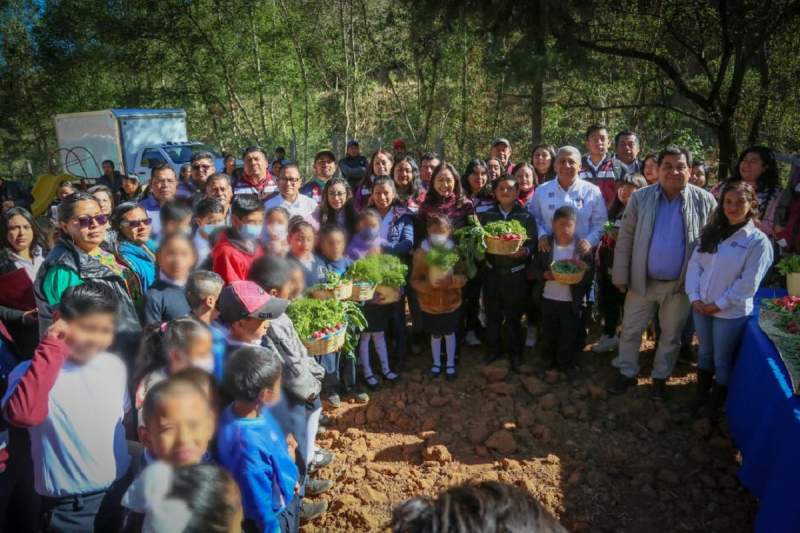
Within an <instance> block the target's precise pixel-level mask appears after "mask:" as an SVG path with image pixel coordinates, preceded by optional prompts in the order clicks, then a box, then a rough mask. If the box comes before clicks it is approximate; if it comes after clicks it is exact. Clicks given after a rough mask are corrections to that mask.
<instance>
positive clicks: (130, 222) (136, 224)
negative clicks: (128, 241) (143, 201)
mask: <svg viewBox="0 0 800 533" xmlns="http://www.w3.org/2000/svg"><path fill="white" fill-rule="evenodd" d="M152 223H153V219H152V218H150V217H147V218H143V219H141V220H126V221H125V222H123V224H125V225H126V226H128V227H129V228H131V229H136V228H138V227H139V226H149V225H150V224H152Z"/></svg>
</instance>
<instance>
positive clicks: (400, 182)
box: [391, 155, 425, 212]
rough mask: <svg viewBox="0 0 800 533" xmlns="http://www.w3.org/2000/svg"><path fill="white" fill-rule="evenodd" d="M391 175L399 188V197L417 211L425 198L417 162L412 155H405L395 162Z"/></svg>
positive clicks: (405, 204) (412, 210)
mask: <svg viewBox="0 0 800 533" xmlns="http://www.w3.org/2000/svg"><path fill="white" fill-rule="evenodd" d="M391 176H392V179H393V180H394V185H395V188H396V189H397V199H398V200H400V202H401V203H402V204H403V205H404V206H405V207H406V208H407V209H408V210H410V211H411V212H416V211H417V210H418V209H419V205H420V204H421V203H422V202H423V201H424V200H425V190H424V189H422V181H421V180H420V178H419V167H418V166H417V162H416V161H414V158H413V157H411V156H410V155H404V156H403V157H401V158H400V159H398V160H397V161H395V162H394V166H393V167H392V174H391Z"/></svg>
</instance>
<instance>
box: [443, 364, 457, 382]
mask: <svg viewBox="0 0 800 533" xmlns="http://www.w3.org/2000/svg"><path fill="white" fill-rule="evenodd" d="M457 377H458V370H456V367H454V366H448V367H447V371H446V372H445V374H444V379H446V380H447V381H455V380H456V378H457Z"/></svg>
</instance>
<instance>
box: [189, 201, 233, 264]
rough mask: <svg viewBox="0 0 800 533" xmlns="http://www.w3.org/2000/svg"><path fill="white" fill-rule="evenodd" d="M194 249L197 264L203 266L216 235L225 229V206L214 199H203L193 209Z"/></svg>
mask: <svg viewBox="0 0 800 533" xmlns="http://www.w3.org/2000/svg"><path fill="white" fill-rule="evenodd" d="M194 225H195V227H196V228H197V230H196V231H195V232H194V238H193V241H194V247H195V249H196V250H197V264H199V265H204V264H205V263H206V262H209V263H210V261H208V258H209V256H210V254H211V247H212V245H213V243H214V240H215V239H216V237H217V234H218V233H219V232H220V231H222V229H223V228H225V226H226V224H225V206H224V205H223V203H222V202H220V201H219V200H217V199H216V198H203V199H202V200H200V201H199V202H198V203H197V206H196V207H195V208H194Z"/></svg>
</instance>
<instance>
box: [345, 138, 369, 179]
mask: <svg viewBox="0 0 800 533" xmlns="http://www.w3.org/2000/svg"><path fill="white" fill-rule="evenodd" d="M368 166H369V161H367V158H366V157H364V156H363V155H361V147H360V146H359V145H358V141H357V140H355V139H350V140H349V141H347V153H346V155H345V156H344V157H343V158H341V159H340V160H339V172H341V173H342V177H343V178H344V179H346V180H347V183H349V184H350V187H351V188H352V189H353V190H355V188H356V187H357V186H358V184H359V183H361V180H363V179H364V177H365V176H366V175H367V167H368Z"/></svg>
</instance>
